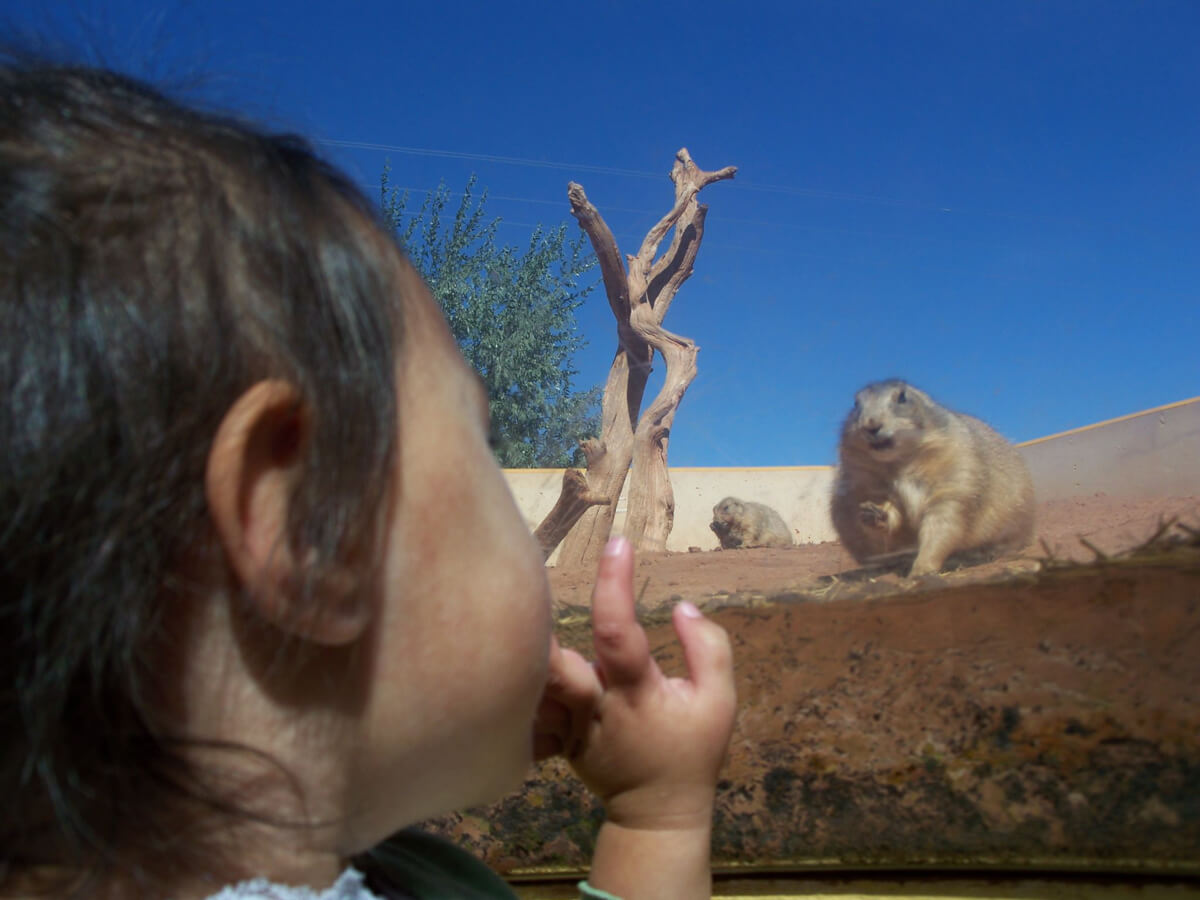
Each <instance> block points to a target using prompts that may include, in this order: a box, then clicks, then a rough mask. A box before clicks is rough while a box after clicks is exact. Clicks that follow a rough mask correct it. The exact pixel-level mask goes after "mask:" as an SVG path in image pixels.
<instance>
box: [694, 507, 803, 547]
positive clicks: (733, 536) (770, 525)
mask: <svg viewBox="0 0 1200 900" xmlns="http://www.w3.org/2000/svg"><path fill="white" fill-rule="evenodd" d="M709 528H711V529H712V530H713V533H714V534H716V536H717V540H718V541H720V542H721V548H722V549H724V550H734V549H736V548H738V547H791V546H793V541H792V532H791V531H790V530H789V529H788V527H787V524H786V523H785V522H784V521H783V517H782V516H780V515H779V513H777V512H775V510H773V509H771V507H769V506H767V505H766V504H763V503H754V502H752V501H750V500H739V499H738V498H737V497H726V498H725V499H724V500H722V501H721V502H720V503H718V504H717V505H716V506H714V507H713V520H712V524H711V525H709Z"/></svg>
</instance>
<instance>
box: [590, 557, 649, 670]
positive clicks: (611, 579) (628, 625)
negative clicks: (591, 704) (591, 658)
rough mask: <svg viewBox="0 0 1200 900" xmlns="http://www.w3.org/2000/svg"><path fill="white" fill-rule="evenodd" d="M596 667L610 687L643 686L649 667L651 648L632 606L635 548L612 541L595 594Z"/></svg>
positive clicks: (593, 621)
mask: <svg viewBox="0 0 1200 900" xmlns="http://www.w3.org/2000/svg"><path fill="white" fill-rule="evenodd" d="M592 635H593V640H594V642H595V646H596V663H597V665H598V666H599V667H600V670H601V672H602V673H603V676H604V680H605V683H606V686H607V687H613V686H615V685H621V684H625V685H629V684H636V683H638V682H640V681H641V680H642V679H643V678H644V677H645V675H646V670H647V669H648V667H649V666H650V645H649V643H648V642H647V640H646V633H645V632H644V631H642V626H641V625H639V624H638V621H637V614H636V611H635V610H634V603H633V548H632V547H631V546H630V544H629V541H627V540H626V539H625V538H623V537H616V538H613V539H612V540H610V541H609V542H608V545H607V546H606V547H605V548H604V553H603V554H602V555H601V557H600V568H599V571H598V573H597V575H596V587H595V589H594V590H593V591H592Z"/></svg>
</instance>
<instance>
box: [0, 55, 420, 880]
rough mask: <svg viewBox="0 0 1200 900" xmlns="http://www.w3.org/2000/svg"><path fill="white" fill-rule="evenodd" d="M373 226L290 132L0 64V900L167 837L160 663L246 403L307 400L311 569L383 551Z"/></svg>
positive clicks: (95, 81) (379, 312) (381, 366)
mask: <svg viewBox="0 0 1200 900" xmlns="http://www.w3.org/2000/svg"><path fill="white" fill-rule="evenodd" d="M376 221H377V220H376V215H375V213H374V212H373V210H372V208H371V207H370V205H369V203H368V202H367V201H366V200H365V199H364V198H363V197H362V195H361V193H360V192H359V191H358V190H357V189H356V188H355V187H354V186H353V185H352V184H351V183H350V182H349V181H348V180H347V179H346V178H345V177H344V176H342V175H340V174H338V173H337V172H336V171H334V170H333V169H332V168H331V167H329V166H328V165H327V164H326V163H324V162H322V161H321V160H320V159H318V158H317V157H316V156H315V154H314V153H313V152H312V151H311V149H310V148H309V147H308V146H307V145H306V144H305V143H304V142H303V141H301V140H300V139H298V138H296V137H292V136H276V135H268V134H264V133H261V132H259V131H258V130H256V129H255V128H253V127H250V126H248V125H246V124H244V123H242V122H239V121H236V120H234V119H231V118H228V117H224V116H220V115H215V114H209V113H205V112H200V111H196V110H194V109H189V108H187V107H185V106H183V105H180V104H178V103H176V102H173V101H172V100H170V99H168V98H166V97H165V96H164V95H162V94H160V93H158V92H156V91H155V90H153V89H151V88H149V87H147V86H145V85H143V84H141V83H139V82H136V81H134V80H131V79H128V78H125V77H123V76H120V75H116V74H113V73H111V72H106V71H100V70H95V69H87V68H82V67H72V66H66V65H59V64H51V63H40V62H29V61H13V60H12V59H11V58H10V59H4V60H0V396H2V397H3V398H4V402H3V404H0V566H2V569H0V691H3V692H4V702H3V704H2V705H0V734H2V735H3V742H4V743H3V747H4V751H3V756H2V758H0V797H3V798H4V803H3V804H2V805H0V848H2V849H0V860H3V863H0V883H2V882H3V880H4V869H6V868H25V867H28V866H35V865H38V864H42V863H57V864H60V865H61V864H66V865H69V866H74V867H75V868H76V869H77V870H78V871H84V872H87V871H93V872H95V871H103V870H104V868H105V867H106V866H109V865H112V864H114V861H116V860H117V859H118V857H120V859H121V860H123V861H126V860H127V856H126V852H127V848H128V847H130V846H134V847H140V848H142V849H145V847H146V846H150V845H152V844H153V842H154V841H155V840H158V839H161V840H162V841H164V842H165V841H167V840H168V838H169V835H168V834H167V832H168V831H169V830H170V829H171V828H172V827H173V826H176V825H177V824H178V823H168V822H166V821H165V820H164V819H163V818H162V816H161V814H160V813H159V810H160V809H161V808H162V805H163V799H164V792H165V791H169V790H170V789H171V786H172V784H173V783H175V786H176V788H177V787H178V783H177V782H178V777H177V773H178V761H177V759H176V757H177V756H178V753H177V752H174V751H173V747H172V744H171V742H170V739H169V737H168V736H165V735H162V734H160V733H158V730H157V729H156V728H155V725H154V721H153V715H152V712H151V709H150V704H149V703H148V701H147V700H146V684H147V683H148V682H147V680H146V679H147V677H148V674H149V673H148V672H147V668H148V654H147V647H148V642H149V641H150V639H151V638H152V637H153V636H154V634H155V629H156V628H157V627H158V626H159V624H160V622H161V618H160V617H161V612H162V610H161V606H162V601H163V597H164V594H165V591H164V586H165V585H167V584H168V583H169V580H170V578H171V577H172V563H173V561H174V560H175V558H176V557H177V555H178V554H179V553H180V552H181V550H182V548H184V547H185V546H187V544H188V543H189V542H190V541H194V540H195V539H196V538H197V537H198V534H199V532H200V530H201V527H202V525H203V522H204V518H205V498H204V469H205V464H206V458H207V454H208V451H209V446H210V442H211V440H212V437H213V435H214V432H215V430H216V427H217V425H218V423H219V422H220V420H221V418H222V416H223V415H224V413H225V412H227V411H228V409H229V407H230V405H231V404H232V403H233V401H234V400H236V398H237V397H238V396H239V395H240V393H241V392H243V391H244V390H245V389H246V388H248V387H249V386H250V385H252V384H253V383H254V382H255V381H257V380H259V379H262V378H266V377H278V378H283V379H286V380H288V381H289V382H291V383H292V384H294V385H295V386H296V387H297V389H298V390H299V392H300V393H301V395H302V397H303V402H304V404H305V407H306V410H307V413H308V415H309V417H310V419H311V421H312V423H313V430H312V440H311V441H310V443H309V445H308V447H307V457H306V460H305V467H306V472H307V474H306V476H305V477H304V478H302V479H300V480H299V484H298V487H297V489H296V495H295V497H294V498H293V501H294V502H293V510H294V515H293V520H292V521H291V523H290V532H291V533H290V535H289V537H290V539H291V540H292V541H293V542H294V544H295V546H297V547H301V548H304V549H305V551H307V552H311V553H313V555H314V557H315V560H316V562H315V564H314V571H315V572H318V573H319V572H320V571H321V570H322V567H323V566H332V565H333V564H334V563H335V562H336V561H337V560H338V558H339V554H342V553H344V552H346V551H347V549H348V548H350V547H352V546H355V545H357V542H360V541H363V540H368V539H370V533H369V530H370V527H371V525H372V523H374V521H375V520H376V519H377V515H376V514H377V513H378V512H379V508H380V506H379V505H380V503H381V502H382V497H383V496H384V494H385V491H384V490H383V488H384V487H385V486H386V484H387V477H388V472H389V466H390V461H391V459H392V457H393V453H394V443H395V434H396V399H395V388H394V383H395V382H394V379H395V358H396V353H397V348H398V345H399V340H400V330H401V310H400V309H399V301H398V300H393V299H392V297H393V296H394V294H395V292H396V291H395V285H394V283H393V282H394V272H395V271H397V268H396V266H395V264H394V263H395V259H398V258H399V257H398V256H397V257H395V258H391V257H390V256H389V254H391V253H392V252H393V249H392V247H393V245H391V244H390V242H389V241H388V240H387V239H386V238H384V237H383V236H382V231H379V232H377V233H378V235H379V238H380V239H378V240H373V239H371V229H372V228H374V227H375V224H374V223H375V222H376ZM318 513H319V514H318ZM156 831H157V832H158V833H157V835H156Z"/></svg>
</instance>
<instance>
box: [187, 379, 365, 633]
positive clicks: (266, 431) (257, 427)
mask: <svg viewBox="0 0 1200 900" xmlns="http://www.w3.org/2000/svg"><path fill="white" fill-rule="evenodd" d="M311 430H312V423H311V420H310V418H309V414H308V411H307V409H306V407H305V405H304V402H303V399H302V398H301V396H300V392H299V391H298V390H297V389H296V387H295V386H294V385H292V384H291V383H289V382H287V381H282V380H279V379H270V380H266V381H260V382H258V383H256V384H255V385H253V386H252V387H250V388H249V389H248V390H247V391H246V392H245V393H243V394H242V395H241V396H240V397H238V399H237V400H236V401H235V402H234V404H233V406H231V407H230V408H229V411H228V412H227V413H226V414H225V417H224V418H223V419H222V420H221V424H220V425H219V426H218V428H217V434H216V437H215V438H214V439H213V443H212V448H211V449H210V450H209V453H208V464H207V467H206V470H205V476H204V489H205V495H206V498H207V500H208V508H209V515H210V516H211V518H212V522H213V527H214V529H215V531H216V534H217V539H218V540H219V541H220V543H221V547H222V549H223V550H224V552H225V556H226V558H227V559H228V560H229V565H230V568H231V569H232V571H233V573H234V576H235V577H236V579H237V581H238V583H239V586H240V588H241V589H242V593H243V594H244V596H245V598H246V601H247V602H248V603H249V604H250V606H251V609H252V610H253V611H254V613H255V614H256V615H258V616H259V617H261V618H262V619H264V620H265V621H267V622H269V623H271V624H272V625H274V626H276V627H277V628H280V629H282V630H284V631H286V632H289V633H291V634H294V635H296V636H297V637H301V638H303V639H305V640H309V641H313V642H315V643H319V644H330V645H335V644H344V643H349V642H351V641H353V640H355V639H356V638H357V637H358V636H359V635H360V634H361V633H362V630H363V629H364V628H365V626H366V624H367V618H368V611H367V609H366V604H365V603H363V602H360V601H357V600H356V599H355V598H354V597H353V595H352V592H350V591H347V590H345V589H344V586H339V585H337V584H335V583H332V582H336V581H338V580H339V579H325V580H323V581H322V582H321V583H320V585H319V586H318V587H317V589H315V590H308V589H307V586H306V584H305V581H306V578H307V576H308V572H307V569H308V568H309V563H310V561H311V553H310V552H308V551H307V550H306V548H296V547H293V546H292V544H291V542H290V539H289V535H288V527H287V526H288V518H289V512H290V509H291V498H292V494H293V492H294V489H295V485H296V483H297V481H298V480H299V479H300V478H301V477H302V473H303V469H304V466H303V462H304V456H305V449H306V447H307V445H308V442H309V440H310V438H311Z"/></svg>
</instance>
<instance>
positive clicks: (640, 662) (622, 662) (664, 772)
mask: <svg viewBox="0 0 1200 900" xmlns="http://www.w3.org/2000/svg"><path fill="white" fill-rule="evenodd" d="M592 621H593V632H594V635H595V651H596V662H595V663H594V664H593V665H592V666H589V665H588V664H587V663H586V662H584V660H583V658H582V657H580V656H579V654H577V653H574V652H573V651H569V650H560V649H559V648H558V647H557V646H555V647H554V649H553V652H552V654H551V676H550V682H549V684H548V686H547V690H546V699H545V700H544V701H543V704H542V709H541V711H540V712H539V716H538V723H539V725H538V728H537V729H536V730H537V731H538V732H539V733H538V735H537V736H536V741H537V751H538V754H539V756H546V755H550V753H552V752H555V751H559V752H562V753H563V754H564V755H565V756H566V757H567V759H568V760H570V762H571V765H572V766H573V767H574V768H575V771H576V772H577V773H578V774H579V776H580V778H582V779H583V781H584V783H585V784H587V786H588V787H589V788H590V789H591V790H592V791H593V792H594V793H595V794H597V795H598V796H599V797H600V799H601V800H603V801H604V804H605V807H606V810H607V817H608V821H609V822H612V823H615V824H618V825H620V826H622V827H625V828H631V829H639V830H641V829H646V830H664V829H669V830H674V829H690V828H697V827H699V828H703V829H704V831H705V833H706V834H707V829H708V828H709V827H710V825H711V820H712V807H713V797H714V794H715V790H716V781H717V771H718V769H719V768H720V766H721V763H722V761H723V760H724V757H725V752H726V749H727V747H728V744H729V736H730V733H731V731H732V729H733V717H734V713H735V711H736V703H737V700H736V696H735V692H734V683H733V663H732V651H731V649H730V645H729V638H728V636H727V635H726V634H725V631H724V630H723V629H722V628H721V627H720V626H718V625H716V624H714V623H712V622H710V621H708V620H707V619H705V618H703V617H702V616H701V615H700V613H699V611H698V610H696V608H695V607H693V606H691V605H690V604H680V605H679V606H677V607H676V608H675V613H674V625H675V632H676V634H677V635H678V636H679V640H680V643H681V644H682V645H683V651H684V657H685V660H686V662H687V668H688V677H686V678H668V677H666V676H665V675H664V674H663V673H662V671H661V670H660V669H659V667H658V664H657V663H656V662H655V661H654V660H653V659H652V658H651V656H650V647H649V644H648V642H647V639H646V633H645V632H644V631H643V630H642V628H641V626H640V625H639V624H638V622H637V618H636V615H635V612H634V600H633V553H632V550H631V549H630V546H629V543H628V542H627V541H625V540H623V539H620V538H618V539H615V540H614V541H612V542H610V544H609V545H608V547H607V548H606V549H605V553H604V556H603V557H602V559H601V561H600V571H599V575H598V577H597V581H596V588H595V590H594V591H593V594H592Z"/></svg>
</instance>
